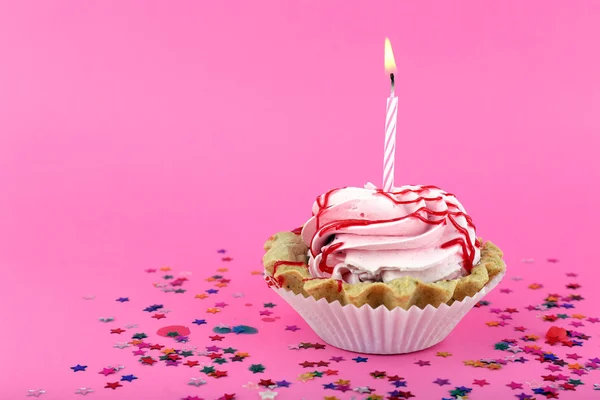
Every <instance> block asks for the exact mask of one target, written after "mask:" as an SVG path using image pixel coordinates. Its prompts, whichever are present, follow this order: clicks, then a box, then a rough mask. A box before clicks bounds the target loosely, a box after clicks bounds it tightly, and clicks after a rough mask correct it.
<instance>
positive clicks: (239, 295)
mask: <svg viewBox="0 0 600 400" xmlns="http://www.w3.org/2000/svg"><path fill="white" fill-rule="evenodd" d="M232 296H233V297H235V298H236V299H237V298H240V297H244V293H240V292H237V293H234V294H232Z"/></svg>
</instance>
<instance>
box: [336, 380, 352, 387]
mask: <svg viewBox="0 0 600 400" xmlns="http://www.w3.org/2000/svg"><path fill="white" fill-rule="evenodd" d="M333 383H335V384H336V385H340V386H343V385H349V384H350V381H348V380H346V379H338V380H337V381H335V382H333Z"/></svg>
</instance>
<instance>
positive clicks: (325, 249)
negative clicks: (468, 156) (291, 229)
mask: <svg viewBox="0 0 600 400" xmlns="http://www.w3.org/2000/svg"><path fill="white" fill-rule="evenodd" d="M312 212H313V216H312V218H310V219H309V220H308V222H307V223H306V224H305V225H304V227H303V228H302V233H301V235H302V239H303V241H304V242H305V243H306V245H307V246H308V247H309V254H308V255H309V271H310V273H311V275H312V276H313V277H315V278H333V279H339V280H342V281H344V282H348V283H355V282H388V281H391V280H393V279H396V278H400V277H403V276H412V277H415V278H419V279H421V280H422V281H424V282H435V281H439V280H444V279H454V278H457V277H459V276H462V275H465V274H467V273H469V272H470V270H471V268H472V267H473V265H476V264H477V263H478V262H479V257H480V249H479V247H480V244H479V241H478V240H477V236H476V234H475V226H474V225H473V222H472V220H471V217H469V216H468V215H467V214H466V212H465V209H464V208H463V206H462V205H461V204H460V203H459V202H458V200H457V199H456V197H455V196H454V195H453V194H450V193H446V192H445V191H443V190H441V189H439V188H437V187H435V186H402V187H398V188H395V189H394V191H393V192H383V191H382V190H380V189H377V188H375V187H374V186H373V185H371V184H368V185H366V186H365V187H364V188H342V189H334V190H331V191H329V192H327V193H325V194H323V195H321V196H319V197H318V198H317V200H316V201H315V203H314V205H313V209H312Z"/></svg>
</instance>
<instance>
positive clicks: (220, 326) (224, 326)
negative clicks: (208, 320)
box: [217, 324, 229, 329]
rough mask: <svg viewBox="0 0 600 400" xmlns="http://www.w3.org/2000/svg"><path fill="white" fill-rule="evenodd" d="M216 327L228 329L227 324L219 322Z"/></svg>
mask: <svg viewBox="0 0 600 400" xmlns="http://www.w3.org/2000/svg"><path fill="white" fill-rule="evenodd" d="M217 328H219V329H229V325H227V324H219V325H217Z"/></svg>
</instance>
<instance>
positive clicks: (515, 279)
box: [510, 276, 523, 281]
mask: <svg viewBox="0 0 600 400" xmlns="http://www.w3.org/2000/svg"><path fill="white" fill-rule="evenodd" d="M510 279H512V280H513V281H522V280H523V278H521V277H520V276H513V277H512V278H510Z"/></svg>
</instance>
